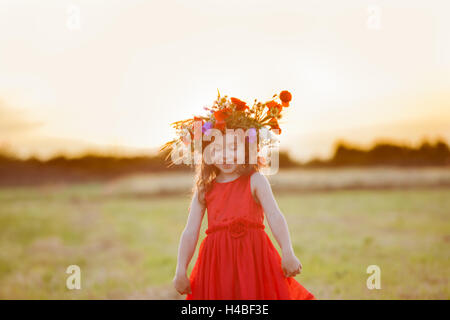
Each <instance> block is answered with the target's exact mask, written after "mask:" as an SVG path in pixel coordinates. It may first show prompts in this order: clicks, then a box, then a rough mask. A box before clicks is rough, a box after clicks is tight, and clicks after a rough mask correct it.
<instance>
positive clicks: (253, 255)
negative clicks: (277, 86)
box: [173, 91, 315, 300]
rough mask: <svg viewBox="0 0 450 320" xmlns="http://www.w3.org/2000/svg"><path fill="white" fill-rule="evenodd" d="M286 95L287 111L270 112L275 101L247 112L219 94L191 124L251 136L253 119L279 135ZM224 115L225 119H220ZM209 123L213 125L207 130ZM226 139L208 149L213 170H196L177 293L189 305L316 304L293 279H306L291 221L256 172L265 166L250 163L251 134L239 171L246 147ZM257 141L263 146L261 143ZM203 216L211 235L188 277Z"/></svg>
mask: <svg viewBox="0 0 450 320" xmlns="http://www.w3.org/2000/svg"><path fill="white" fill-rule="evenodd" d="M283 92H287V91H283ZM283 92H282V93H281V94H280V99H281V101H282V104H278V103H277V104H276V105H275V104H272V108H277V110H276V111H277V112H276V113H271V108H268V106H270V105H271V104H270V101H269V102H268V103H265V104H260V105H254V106H253V107H252V108H251V109H250V110H248V109H249V108H248V107H247V106H246V104H245V103H244V102H242V101H240V100H238V99H236V98H231V102H229V101H228V99H226V96H225V98H222V99H221V98H220V94H219V98H218V100H217V101H216V104H215V106H214V107H213V109H212V112H211V114H210V116H209V117H206V118H203V119H201V118H198V117H196V118H194V120H201V121H202V123H203V122H204V120H208V121H207V122H206V123H203V128H206V130H203V133H204V134H207V132H206V131H207V130H208V129H211V128H218V129H221V130H223V129H225V128H227V129H230V127H231V128H243V129H246V126H245V125H244V124H245V123H248V120H249V119H253V120H256V121H254V122H252V121H250V122H252V124H251V125H252V128H253V126H254V125H256V126H255V127H257V128H261V127H263V126H264V124H265V123H269V121H272V124H273V126H270V127H271V128H272V129H273V128H274V127H277V128H278V129H279V127H278V124H276V125H275V124H274V121H273V119H278V118H277V116H279V115H280V112H281V110H282V107H283V106H284V107H287V106H288V105H289V104H288V103H289V101H290V94H289V96H288V98H289V99H287V98H286V96H284V98H285V99H282V98H283ZM274 97H275V96H274ZM286 100H287V103H286ZM272 101H274V100H272ZM255 103H256V102H255ZM280 106H281V108H280ZM263 107H264V108H268V112H267V115H265V114H262V115H261V114H259V116H256V115H255V112H258V111H259V112H260V111H262V110H261V109H263ZM258 108H259V110H258ZM227 109H228V110H227ZM224 110H225V111H224ZM252 111H253V112H252ZM224 113H225V114H226V117H223V114H224ZM260 113H261V112H260ZM273 115H275V116H273ZM268 116H269V118H268V119H266V118H267V117H268ZM233 117H234V120H233ZM221 119H223V120H221ZM236 119H237V120H238V121H235V120H236ZM221 121H224V122H225V125H223V124H221V123H220V122H221ZM208 122H210V125H206V124H207V123H208ZM189 123H190V124H191V125H192V124H193V122H189ZM218 123H219V125H218ZM178 124H180V123H178ZM184 124H186V123H185V122H184ZM257 124H260V125H261V126H258V125H257ZM192 128H193V127H192V126H191V129H192ZM184 129H186V127H184ZM188 129H189V126H188ZM188 131H189V133H192V131H191V130H188ZM221 138H223V139H224V140H223V141H222V142H221V143H219V144H216V145H215V147H214V148H212V149H211V148H210V156H211V157H210V159H212V163H209V164H208V163H206V162H205V160H204V159H205V158H202V162H201V164H199V165H198V167H197V181H196V185H195V188H194V196H193V198H192V201H191V205H190V210H189V217H188V220H187V225H186V227H185V229H184V231H183V233H182V235H181V240H180V245H179V250H178V264H177V267H176V274H175V277H174V279H173V285H174V287H175V289H176V290H177V291H178V292H179V293H180V294H187V296H186V299H187V300H192V299H240V300H249V299H251V300H256V299H284V300H287V299H302V300H303V299H315V297H314V296H313V295H312V294H311V293H310V292H309V291H307V290H306V289H305V288H304V287H303V286H302V285H301V284H300V283H298V282H297V281H296V280H295V279H294V278H293V277H295V276H296V275H297V274H299V273H301V270H302V265H301V263H300V261H299V259H298V258H297V257H296V256H295V253H294V250H293V248H292V244H291V240H290V236H289V231H288V226H287V223H286V219H285V218H284V216H283V214H282V213H281V212H280V209H279V208H278V205H277V203H276V201H275V199H274V196H273V194H272V190H271V187H270V184H269V182H268V180H267V178H266V177H265V176H264V175H262V174H261V173H260V172H259V171H258V169H259V167H260V163H259V164H258V163H257V164H252V163H250V162H251V161H249V160H250V157H249V154H250V142H251V135H249V136H247V137H246V140H245V142H244V143H245V147H244V150H245V161H244V163H243V164H237V154H236V153H237V150H238V149H239V147H240V145H239V143H243V142H242V141H238V142H236V141H235V136H234V135H233V136H232V137H230V136H229V135H228V134H225V135H223V136H222V137H221ZM249 138H250V139H249ZM256 138H257V139H256V141H257V143H259V140H260V139H259V138H260V137H259V136H257V137H256ZM219 139H220V138H219ZM216 140H217V136H216ZM216 140H215V142H216V143H217V142H218V141H216ZM208 145H210V143H208V142H206V143H202V151H205V148H206V147H207V146H208ZM217 146H218V147H217ZM230 162H231V164H230ZM205 211H207V212H208V229H207V230H206V234H207V236H206V237H205V239H204V240H203V241H202V243H201V244H200V248H199V254H198V258H197V261H196V263H195V266H194V268H193V270H192V273H191V276H190V278H188V276H187V268H188V265H189V262H190V260H191V258H192V256H193V254H194V252H195V248H196V244H197V241H198V236H199V230H200V226H201V223H202V220H203V217H204V213H205ZM264 214H265V216H266V218H267V220H268V223H269V225H270V228H271V230H272V233H273V235H274V237H275V239H276V240H277V242H278V244H279V245H280V248H281V251H282V255H281V256H280V255H279V253H278V251H277V250H276V248H275V247H274V246H273V244H272V242H271V240H270V238H269V236H268V235H267V233H266V232H265V231H264V229H265V225H264Z"/></svg>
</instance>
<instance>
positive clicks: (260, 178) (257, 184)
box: [250, 171, 270, 190]
mask: <svg viewBox="0 0 450 320" xmlns="http://www.w3.org/2000/svg"><path fill="white" fill-rule="evenodd" d="M250 182H251V185H252V189H254V190H255V189H259V188H263V187H267V186H270V183H269V180H268V179H267V177H266V176H265V175H263V174H262V173H261V172H258V171H257V172H255V173H253V174H252V176H251V177H250Z"/></svg>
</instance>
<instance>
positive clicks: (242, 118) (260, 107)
mask: <svg viewBox="0 0 450 320" xmlns="http://www.w3.org/2000/svg"><path fill="white" fill-rule="evenodd" d="M217 93H218V95H217V99H216V100H215V101H214V103H213V105H212V107H205V108H204V109H205V110H206V111H208V114H207V115H206V116H194V117H193V118H190V119H186V120H181V121H177V122H174V123H172V124H171V125H172V127H173V128H175V129H176V133H177V136H178V137H177V138H176V139H173V140H172V141H169V142H167V143H166V144H164V145H163V146H162V147H161V149H160V151H164V150H170V153H169V154H168V155H167V157H170V155H171V153H173V152H174V150H176V149H177V148H179V147H189V146H190V147H191V149H192V151H193V144H192V142H191V141H193V138H194V123H195V122H196V121H201V131H202V135H208V134H209V131H210V129H212V128H214V129H218V130H220V131H221V132H225V130H226V129H238V128H241V129H244V130H249V131H248V133H249V137H248V138H249V140H250V142H255V141H259V144H260V145H261V147H263V146H269V147H270V146H272V145H273V144H274V143H276V142H277V141H278V140H277V138H276V136H275V135H274V134H273V133H275V134H280V133H281V129H280V126H279V124H278V120H279V119H281V117H282V112H283V108H287V107H289V103H290V101H291V100H292V95H291V93H290V92H289V91H287V90H284V91H281V92H280V93H279V94H274V95H273V96H272V99H270V100H269V101H266V102H264V103H262V102H259V101H257V99H255V101H254V103H253V105H252V106H251V107H249V106H248V105H247V103H246V102H244V101H242V100H240V99H238V98H234V97H231V98H228V96H226V95H225V96H223V97H221V96H220V92H219V90H217ZM259 132H263V133H264V134H263V137H262V136H260V135H259ZM258 138H259V139H258ZM257 139H258V140H257ZM259 147H260V146H258V150H259Z"/></svg>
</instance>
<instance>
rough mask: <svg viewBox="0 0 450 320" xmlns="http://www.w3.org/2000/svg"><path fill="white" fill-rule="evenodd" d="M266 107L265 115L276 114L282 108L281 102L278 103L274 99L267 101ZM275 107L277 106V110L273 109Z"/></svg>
mask: <svg viewBox="0 0 450 320" xmlns="http://www.w3.org/2000/svg"><path fill="white" fill-rule="evenodd" d="M266 106H267V108H269V110H267V115H273V116H275V115H277V114H279V113H280V112H281V110H282V109H283V106H282V105H281V104H279V103H278V102H276V101H273V100H271V101H269V102H267V103H266ZM275 108H277V109H278V110H275Z"/></svg>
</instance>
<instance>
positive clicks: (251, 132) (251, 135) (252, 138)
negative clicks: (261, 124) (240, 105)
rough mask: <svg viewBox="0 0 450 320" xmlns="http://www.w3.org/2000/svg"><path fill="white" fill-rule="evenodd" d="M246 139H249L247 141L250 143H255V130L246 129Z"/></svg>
mask: <svg viewBox="0 0 450 320" xmlns="http://www.w3.org/2000/svg"><path fill="white" fill-rule="evenodd" d="M248 137H249V139H248V141H249V142H250V143H254V142H256V129H255V128H250V129H248Z"/></svg>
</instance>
